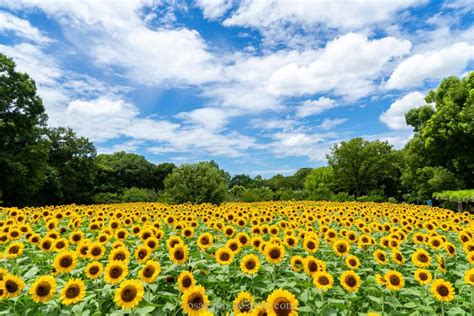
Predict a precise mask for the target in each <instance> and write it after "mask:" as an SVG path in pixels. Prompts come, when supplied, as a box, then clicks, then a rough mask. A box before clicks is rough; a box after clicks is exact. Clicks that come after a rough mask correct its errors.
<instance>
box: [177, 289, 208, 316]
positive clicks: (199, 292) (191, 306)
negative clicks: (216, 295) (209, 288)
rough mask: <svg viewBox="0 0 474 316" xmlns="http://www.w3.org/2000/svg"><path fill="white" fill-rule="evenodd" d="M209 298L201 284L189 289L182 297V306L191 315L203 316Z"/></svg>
mask: <svg viewBox="0 0 474 316" xmlns="http://www.w3.org/2000/svg"><path fill="white" fill-rule="evenodd" d="M208 305H209V299H208V298H207V295H206V291H205V289H204V287H202V286H201V285H195V286H192V287H190V288H189V289H187V290H186V291H185V292H184V293H183V296H182V297H181V307H182V308H183V310H184V312H185V313H186V314H188V315H190V316H201V315H203V314H204V313H205V312H206V311H207V307H208Z"/></svg>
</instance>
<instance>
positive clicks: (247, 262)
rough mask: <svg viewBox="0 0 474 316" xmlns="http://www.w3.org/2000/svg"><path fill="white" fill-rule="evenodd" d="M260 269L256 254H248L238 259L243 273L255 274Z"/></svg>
mask: <svg viewBox="0 0 474 316" xmlns="http://www.w3.org/2000/svg"><path fill="white" fill-rule="evenodd" d="M259 269H260V259H259V258H258V256H257V255H254V254H248V255H246V256H244V257H243V258H242V260H241V261H240V270H241V271H242V272H243V273H247V274H255V273H257V272H258V270H259Z"/></svg>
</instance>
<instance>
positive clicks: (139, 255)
mask: <svg viewBox="0 0 474 316" xmlns="http://www.w3.org/2000/svg"><path fill="white" fill-rule="evenodd" d="M147 254H148V252H147V251H146V250H144V249H143V250H140V251H139V252H138V258H140V259H143V258H145V257H146V256H147Z"/></svg>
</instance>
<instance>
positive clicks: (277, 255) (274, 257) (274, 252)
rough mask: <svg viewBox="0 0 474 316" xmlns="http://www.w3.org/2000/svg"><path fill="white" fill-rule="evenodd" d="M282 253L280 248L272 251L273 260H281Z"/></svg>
mask: <svg viewBox="0 0 474 316" xmlns="http://www.w3.org/2000/svg"><path fill="white" fill-rule="evenodd" d="M280 255H281V252H280V250H279V249H278V248H274V249H272V250H270V258H272V259H278V258H280Z"/></svg>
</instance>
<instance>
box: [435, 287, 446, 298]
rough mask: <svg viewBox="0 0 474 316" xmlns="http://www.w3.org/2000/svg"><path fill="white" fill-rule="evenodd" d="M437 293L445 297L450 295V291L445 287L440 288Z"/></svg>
mask: <svg viewBox="0 0 474 316" xmlns="http://www.w3.org/2000/svg"><path fill="white" fill-rule="evenodd" d="M437 292H438V293H439V295H441V296H443V297H444V296H448V295H449V289H448V288H447V287H446V286H445V285H440V286H438V288H437Z"/></svg>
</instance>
